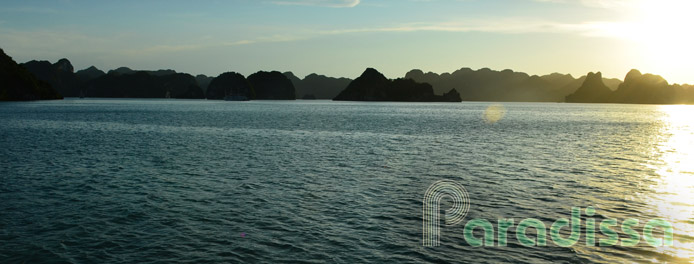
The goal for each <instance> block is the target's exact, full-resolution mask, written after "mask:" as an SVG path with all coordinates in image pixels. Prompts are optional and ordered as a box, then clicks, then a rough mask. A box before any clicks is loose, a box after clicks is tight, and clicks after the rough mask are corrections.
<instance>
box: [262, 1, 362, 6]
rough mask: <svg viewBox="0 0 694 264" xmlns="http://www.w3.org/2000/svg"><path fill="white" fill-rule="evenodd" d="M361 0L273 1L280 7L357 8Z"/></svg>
mask: <svg viewBox="0 0 694 264" xmlns="http://www.w3.org/2000/svg"><path fill="white" fill-rule="evenodd" d="M360 2H361V1H360V0H283V1H272V3H274V4H278V5H302V6H324V7H355V6H357V5H358V4H359V3H360Z"/></svg>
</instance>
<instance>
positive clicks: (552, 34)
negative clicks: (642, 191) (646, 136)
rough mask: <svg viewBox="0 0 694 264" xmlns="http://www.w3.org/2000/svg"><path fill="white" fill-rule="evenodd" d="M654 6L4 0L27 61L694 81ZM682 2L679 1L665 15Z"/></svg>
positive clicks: (7, 24)
mask: <svg viewBox="0 0 694 264" xmlns="http://www.w3.org/2000/svg"><path fill="white" fill-rule="evenodd" d="M648 1H649V0H575V1H571V0H506V1H495V0H380V1H379V0H361V1H358V0H277V1H273V0H268V1H263V0H257V1H250V0H227V1H222V0H214V1H212V0H210V1H178V0H167V1H164V0H159V1H154V0H151V1H147V0H140V1H129V0H123V1H82V0H55V1H26V0H24V1H5V0H3V1H0V6H2V7H1V8H0V47H2V48H3V49H5V51H6V52H7V53H8V54H10V55H11V56H13V57H14V58H15V60H17V61H19V62H24V61H28V60H31V59H42V60H50V61H56V60H58V59H60V58H62V57H65V58H68V59H70V61H72V63H73V64H74V65H75V68H77V69H83V68H86V67H88V66H90V65H95V66H97V67H98V68H100V69H103V70H108V69H113V68H116V67H119V66H128V67H131V68H134V69H160V68H171V69H174V70H177V71H182V72H188V73H192V74H198V73H203V74H207V75H214V76H216V75H218V74H220V73H222V72H225V71H237V72H240V73H243V74H246V75H247V74H250V73H253V72H255V71H258V70H279V71H293V72H295V73H296V74H297V75H298V76H304V75H307V74H309V73H312V72H316V73H320V74H325V75H329V76H344V77H351V78H354V77H356V76H358V75H359V74H360V73H361V72H362V71H363V70H364V68H366V67H375V68H377V69H378V70H380V71H381V72H383V73H385V74H386V75H387V76H388V77H391V78H395V77H400V76H403V75H404V74H405V73H406V72H407V71H408V70H410V69H413V68H419V69H422V70H424V71H434V72H438V73H441V72H451V71H454V70H456V69H459V68H461V67H471V68H473V69H477V68H482V67H489V68H492V69H497V70H502V69H507V68H510V69H513V70H517V71H525V72H528V73H530V74H548V73H552V72H561V73H571V74H573V75H574V76H580V75H584V74H586V73H587V72H588V71H598V70H599V71H603V73H604V75H606V76H608V77H617V78H620V79H621V78H623V76H624V75H625V74H626V73H627V71H628V70H629V69H631V68H638V69H640V70H642V71H644V72H653V73H656V74H661V75H663V76H664V77H666V78H668V79H669V80H670V81H671V82H688V83H694V76H690V75H689V70H688V69H689V68H691V67H689V68H688V67H687V66H688V65H687V64H685V63H675V62H674V61H678V60H680V59H682V60H685V59H689V61H694V56H692V55H691V51H689V50H690V49H688V48H685V47H683V46H675V47H671V48H669V49H668V50H670V52H669V53H666V54H661V52H659V51H660V50H663V49H664V48H663V44H658V43H659V42H656V41H650V40H645V39H644V36H642V35H648V36H649V37H652V38H658V37H664V36H657V34H659V32H661V30H659V29H651V31H647V32H641V31H640V29H641V27H638V26H640V25H643V23H645V22H644V21H648V20H645V19H644V18H645V17H646V18H647V17H650V16H648V15H645V14H646V13H647V12H646V11H648V10H647V9H648V7H650V6H649V5H648V4H644V2H648ZM660 2H668V0H664V1H660ZM673 3H674V2H673ZM668 8H669V9H668ZM678 9H683V7H682V6H677V4H676V3H675V4H666V7H665V9H664V10H665V11H668V10H674V11H676V10H678ZM674 11H673V12H674ZM683 16H684V14H683ZM657 19H658V21H662V19H660V17H658V18H657ZM682 21H683V20H668V21H666V22H667V23H671V24H682V23H685V22H682ZM640 23H641V24H640ZM659 23H661V22H659ZM663 23H664V22H663ZM651 24H652V23H651ZM664 25H665V26H666V24H664ZM665 26H663V25H660V24H659V27H665ZM685 26H686V27H685ZM689 26H691V25H689V24H688V25H677V26H675V27H673V29H672V30H669V31H666V33H668V34H671V35H672V34H676V33H677V32H678V31H677V30H678V29H685V28H691V27H689ZM642 33H643V34H642ZM649 34H650V35H649ZM654 34H655V35H654ZM669 37H670V39H672V36H669ZM675 39H676V40H683V41H684V40H688V39H681V38H675ZM673 50H674V51H673ZM687 52H688V53H687ZM684 53H686V54H684ZM661 55H662V56H661Z"/></svg>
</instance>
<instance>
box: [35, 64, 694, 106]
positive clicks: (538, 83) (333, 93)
mask: <svg viewBox="0 0 694 264" xmlns="http://www.w3.org/2000/svg"><path fill="white" fill-rule="evenodd" d="M22 65H23V66H24V67H25V68H26V69H27V70H28V71H29V72H31V73H33V74H34V75H35V76H36V78H38V79H39V80H41V81H44V82H46V83H48V84H50V86H52V87H53V88H54V89H55V90H56V91H57V92H58V93H60V94H62V95H64V96H67V97H77V96H81V95H85V96H96V97H146V98H164V97H171V98H207V99H222V98H223V97H224V96H223V95H222V93H223V92H229V91H231V90H230V89H237V88H239V86H238V84H239V83H244V82H248V83H249V84H250V89H249V88H248V87H240V88H241V90H238V91H246V92H247V93H248V95H250V97H249V98H253V99H258V100H267V99H270V100H272V99H280V100H293V99H302V98H305V99H344V98H346V97H345V96H344V95H343V96H341V97H340V98H338V96H339V95H340V94H342V93H343V92H345V90H346V89H347V88H348V86H349V85H350V84H351V83H353V82H354V80H352V79H350V78H343V77H342V78H334V77H328V76H324V75H319V74H316V73H312V74H309V75H307V76H306V77H304V78H303V79H301V78H298V77H297V76H295V75H294V74H293V73H292V72H285V73H280V72H277V71H271V72H265V71H259V72H257V73H254V74H251V75H249V76H247V77H244V76H243V75H240V74H237V76H236V77H233V78H235V79H237V80H236V81H233V80H232V81H230V80H227V81H221V79H220V81H221V82H217V83H216V84H215V85H214V87H212V83H213V82H214V80H215V79H217V78H220V77H222V75H223V74H220V76H217V77H211V76H206V75H202V74H200V75H197V76H192V75H189V74H186V73H177V72H176V71H174V70H170V69H166V70H154V71H151V70H149V71H138V70H133V69H130V68H128V67H120V68H116V69H113V70H109V71H108V72H107V73H105V72H104V71H102V70H99V69H97V68H96V67H94V66H91V67H89V68H87V69H83V70H80V71H77V72H74V67H73V66H72V64H71V63H70V61H69V60H67V59H60V60H58V61H57V62H56V63H50V62H48V61H29V62H26V63H23V64H22ZM373 70H374V71H376V70H375V69H373ZM376 72H377V71H376ZM362 75H363V74H362ZM240 77H243V80H244V81H241V82H239V81H238V80H241V79H240ZM360 77H361V76H360ZM224 78H229V76H225V77H224ZM401 79H402V80H400V79H395V80H393V82H396V86H399V87H403V88H402V89H400V90H397V89H395V90H389V89H386V90H389V91H388V92H387V93H386V94H382V96H385V97H388V98H391V99H392V98H399V99H397V100H411V99H403V98H405V97H406V94H407V93H411V92H414V91H424V90H426V88H424V87H425V86H423V85H429V86H430V87H431V88H432V90H433V94H439V95H442V94H447V93H449V92H451V91H455V93H457V94H458V95H459V96H460V98H461V99H462V100H465V101H502V102H504V101H509V102H587V103H601V102H602V103H647V104H682V103H686V104H692V103H694V88H693V87H692V86H691V85H686V84H684V85H679V84H675V85H671V84H669V83H668V82H667V81H666V80H665V79H664V78H662V77H661V76H658V75H653V74H641V73H640V72H639V71H637V70H632V71H631V72H629V74H627V76H626V77H625V80H624V81H621V80H618V79H608V78H603V77H602V74H601V73H600V72H597V73H589V74H588V75H586V76H581V77H579V78H574V77H573V76H571V75H570V74H561V73H552V74H548V75H542V76H538V75H529V74H526V73H523V72H515V71H513V70H508V69H507V70H502V71H496V70H492V69H489V68H482V69H479V70H473V69H470V68H461V69H458V70H456V71H453V72H452V73H441V74H438V73H432V72H426V73H425V72H424V71H422V70H418V69H415V70H411V71H409V72H407V73H406V74H405V76H404V78H401ZM407 79H411V80H412V81H413V82H412V83H410V82H407V81H405V80H407ZM355 80H356V79H355ZM233 83H236V84H233ZM220 84H224V85H222V86H220ZM388 85H393V84H392V83H391V84H388ZM405 87H406V88H405ZM351 90H352V92H354V91H355V90H354V89H351ZM234 91H237V90H234ZM246 92H243V93H246ZM398 93H402V94H398ZM346 94H349V93H346ZM353 95H355V94H353ZM451 96H453V95H451ZM412 100H413V99H412Z"/></svg>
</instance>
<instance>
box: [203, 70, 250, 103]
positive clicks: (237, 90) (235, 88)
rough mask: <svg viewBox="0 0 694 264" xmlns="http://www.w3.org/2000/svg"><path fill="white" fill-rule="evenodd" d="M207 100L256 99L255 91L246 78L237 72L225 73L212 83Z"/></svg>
mask: <svg viewBox="0 0 694 264" xmlns="http://www.w3.org/2000/svg"><path fill="white" fill-rule="evenodd" d="M206 95H207V99H224V98H225V97H229V96H239V97H245V98H247V99H252V98H255V91H254V90H253V87H252V86H251V83H250V82H248V80H247V79H246V77H244V76H243V75H241V74H240V73H236V72H225V73H222V74H220V75H219V76H217V77H216V78H214V79H212V81H210V83H209V85H208V87H207V93H206Z"/></svg>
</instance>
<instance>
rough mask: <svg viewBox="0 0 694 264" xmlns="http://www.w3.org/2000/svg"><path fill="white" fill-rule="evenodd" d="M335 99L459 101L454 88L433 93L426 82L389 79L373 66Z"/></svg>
mask: <svg viewBox="0 0 694 264" xmlns="http://www.w3.org/2000/svg"><path fill="white" fill-rule="evenodd" d="M333 100H335V101H395V102H461V101H462V100H461V99H460V94H458V92H457V91H456V90H455V89H451V90H450V91H449V92H447V93H445V94H443V95H435V94H434V89H433V88H432V87H431V85H430V84H428V83H418V82H415V81H414V80H412V79H405V78H400V79H395V80H389V79H388V78H386V77H385V76H383V74H381V73H380V72H378V71H377V70H375V69H373V68H367V69H366V70H365V71H364V73H362V74H361V76H359V77H358V78H356V79H354V81H352V82H350V83H349V85H347V88H345V89H344V90H342V92H340V93H339V94H338V95H337V96H336V97H335V98H334V99H333Z"/></svg>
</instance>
